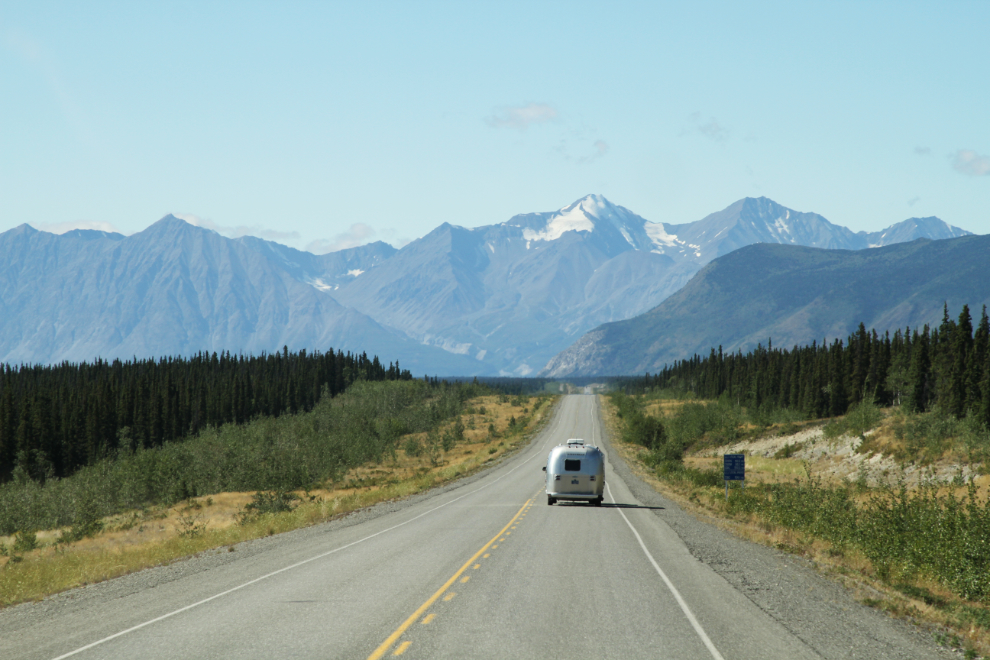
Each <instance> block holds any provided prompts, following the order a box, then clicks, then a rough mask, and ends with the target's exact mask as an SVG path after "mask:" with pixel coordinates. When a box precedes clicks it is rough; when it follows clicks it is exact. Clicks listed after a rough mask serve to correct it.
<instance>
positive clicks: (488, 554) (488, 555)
mask: <svg viewBox="0 0 990 660" xmlns="http://www.w3.org/2000/svg"><path fill="white" fill-rule="evenodd" d="M491 556H492V553H490V552H486V553H485V554H483V555H482V556H481V558H482V559H488V558H489V557H491Z"/></svg>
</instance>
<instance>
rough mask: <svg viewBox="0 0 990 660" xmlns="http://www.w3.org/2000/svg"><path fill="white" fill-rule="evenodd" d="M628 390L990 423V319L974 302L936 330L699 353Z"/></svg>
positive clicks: (754, 405)
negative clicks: (889, 409) (868, 408)
mask: <svg viewBox="0 0 990 660" xmlns="http://www.w3.org/2000/svg"><path fill="white" fill-rule="evenodd" d="M622 389H624V390H625V391H626V393H629V394H632V393H636V392H644V391H659V390H670V391H674V392H678V391H679V392H691V393H693V394H694V396H696V397H698V398H703V399H718V398H720V397H727V398H729V399H730V400H731V401H732V402H733V403H735V404H737V405H742V406H746V407H747V408H751V409H753V410H773V409H790V410H796V411H800V412H801V413H802V414H804V415H806V416H807V417H809V418H824V417H834V416H838V415H843V414H845V413H846V412H847V411H849V409H850V408H851V407H852V406H854V405H855V404H859V403H861V402H867V403H870V404H876V405H880V406H890V405H901V406H904V407H905V408H906V409H907V410H908V411H911V412H924V411H927V410H933V409H937V410H939V411H940V412H942V413H944V414H947V415H950V416H953V417H955V418H958V419H962V418H964V417H967V416H972V417H974V418H975V419H976V421H978V422H980V423H983V424H987V425H990V322H988V320H987V312H986V307H984V308H983V313H982V314H981V317H980V320H979V322H978V323H977V324H976V326H975V328H974V323H973V318H972V316H971V314H970V310H969V307H968V306H966V305H964V306H963V308H962V311H961V312H960V313H959V316H958V318H957V319H955V320H953V319H952V318H950V316H949V311H948V308H947V307H946V308H945V309H944V312H943V318H942V322H941V324H940V325H939V326H938V327H935V328H932V327H929V326H928V325H925V326H924V327H923V328H921V329H918V328H915V329H913V330H912V329H911V328H904V330H903V331H902V330H897V331H895V332H894V333H893V335H891V334H890V333H889V332H885V333H884V334H883V335H880V334H878V333H877V331H876V330H872V331H868V330H867V329H866V328H865V327H864V325H863V324H862V323H860V325H859V329H858V330H857V331H856V332H854V333H853V334H851V335H849V337H848V338H847V339H846V341H842V340H840V339H836V340H835V341H833V342H832V343H827V342H822V343H818V342H813V343H812V344H811V345H809V346H803V347H802V346H794V347H793V348H791V349H790V350H788V349H781V348H774V347H773V343H772V340H768V342H767V345H766V346H762V345H759V346H757V348H756V349H754V350H752V351H750V352H749V353H746V354H743V353H742V352H741V351H738V352H736V353H726V352H723V351H722V347H721V346H720V347H719V348H718V349H717V350H716V349H714V348H713V349H712V351H711V353H710V354H709V355H708V356H707V357H704V358H703V357H701V356H699V355H695V356H693V357H692V358H689V359H686V360H681V361H677V362H675V363H674V364H672V365H670V366H667V367H665V368H664V369H663V370H662V371H660V372H659V373H657V374H654V375H650V374H646V376H644V377H642V378H636V379H630V380H628V381H626V382H625V383H624V385H623V388H622Z"/></svg>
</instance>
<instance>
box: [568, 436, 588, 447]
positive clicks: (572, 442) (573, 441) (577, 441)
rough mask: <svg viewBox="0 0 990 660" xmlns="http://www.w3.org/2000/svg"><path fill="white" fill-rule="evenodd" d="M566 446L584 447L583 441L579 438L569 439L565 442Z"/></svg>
mask: <svg viewBox="0 0 990 660" xmlns="http://www.w3.org/2000/svg"><path fill="white" fill-rule="evenodd" d="M567 446H568V447H572V446H577V447H583V446H584V440H582V439H581V438H571V439H569V440H568V441H567Z"/></svg>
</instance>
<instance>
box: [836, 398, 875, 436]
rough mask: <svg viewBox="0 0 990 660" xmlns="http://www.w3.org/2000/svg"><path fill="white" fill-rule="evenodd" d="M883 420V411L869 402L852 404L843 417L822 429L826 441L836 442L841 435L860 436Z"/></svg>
mask: <svg viewBox="0 0 990 660" xmlns="http://www.w3.org/2000/svg"><path fill="white" fill-rule="evenodd" d="M882 420H883V411H882V410H880V408H879V407H877V405H876V404H874V403H873V402H870V401H862V402H860V403H856V404H853V405H852V407H850V408H849V412H847V413H846V415H845V417H842V418H840V419H836V420H834V421H831V422H829V423H828V424H826V425H825V426H824V427H822V435H824V436H825V439H826V440H836V439H838V438H840V437H842V436H843V435H851V436H854V437H855V436H862V435H863V434H864V433H866V432H867V431H870V430H872V429H874V428H876V426H877V425H878V424H879V423H880V422H881V421H882Z"/></svg>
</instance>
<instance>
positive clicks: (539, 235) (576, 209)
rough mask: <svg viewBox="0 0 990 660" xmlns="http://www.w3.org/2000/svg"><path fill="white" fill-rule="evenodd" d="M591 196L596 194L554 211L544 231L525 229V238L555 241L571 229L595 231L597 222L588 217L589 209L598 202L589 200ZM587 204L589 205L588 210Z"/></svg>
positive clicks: (528, 239)
mask: <svg viewBox="0 0 990 660" xmlns="http://www.w3.org/2000/svg"><path fill="white" fill-rule="evenodd" d="M591 197H596V195H589V196H588V197H585V198H584V199H580V200H578V201H576V202H574V203H573V204H571V205H570V206H567V207H565V208H562V209H560V210H559V211H557V212H556V213H554V214H553V216H552V217H551V218H550V220H549V221H548V222H547V226H546V227H545V228H544V229H543V231H534V230H532V229H528V228H527V229H524V230H523V238H525V239H526V240H527V241H555V240H557V239H558V238H560V237H561V236H563V235H564V233H566V232H569V231H594V229H595V223H594V222H592V220H591V218H590V217H588V216H589V213H588V212H587V211H591V210H592V209H594V208H595V207H596V206H597V204H595V202H593V201H589V199H590V198H591ZM585 204H587V205H588V207H589V208H588V209H587V210H586V209H585Z"/></svg>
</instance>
